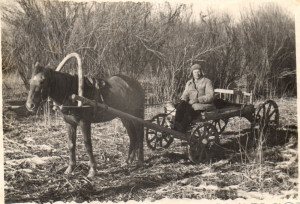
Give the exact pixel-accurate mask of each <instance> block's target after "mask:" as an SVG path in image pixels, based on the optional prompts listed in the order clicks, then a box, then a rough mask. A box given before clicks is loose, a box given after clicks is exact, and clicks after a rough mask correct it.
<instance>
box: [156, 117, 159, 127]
mask: <svg viewBox="0 0 300 204" xmlns="http://www.w3.org/2000/svg"><path fill="white" fill-rule="evenodd" d="M156 122H157V125H160V123H159V117H157V118H156Z"/></svg>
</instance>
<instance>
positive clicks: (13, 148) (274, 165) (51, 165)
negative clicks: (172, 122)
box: [3, 99, 298, 202]
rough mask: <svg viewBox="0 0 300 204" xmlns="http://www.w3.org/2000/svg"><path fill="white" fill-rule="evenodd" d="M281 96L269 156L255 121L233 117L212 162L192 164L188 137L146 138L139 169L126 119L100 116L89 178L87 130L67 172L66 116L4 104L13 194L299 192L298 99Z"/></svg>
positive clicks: (89, 197) (259, 195)
mask: <svg viewBox="0 0 300 204" xmlns="http://www.w3.org/2000/svg"><path fill="white" fill-rule="evenodd" d="M277 102H278V104H279V108H280V113H281V116H280V124H281V125H280V127H281V128H280V129H279V130H278V131H277V133H276V134H277V137H282V140H280V142H279V143H277V144H270V145H268V146H267V147H266V148H265V149H264V162H263V163H262V164H260V163H258V162H256V157H257V154H256V150H255V149H254V150H253V149H252V148H251V145H250V143H249V144H248V143H246V142H245V141H247V140H246V138H249V137H250V133H249V130H247V129H249V127H250V126H249V123H248V122H247V121H246V120H244V119H239V118H233V119H231V120H230V122H229V124H228V127H227V129H226V130H225V132H224V133H223V134H222V136H221V145H220V146H218V147H217V149H216V152H215V156H214V157H213V159H212V160H211V161H210V162H209V163H206V164H200V165H194V164H192V163H191V162H190V161H189V160H188V157H187V153H186V143H185V141H181V140H177V139H176V140H175V141H174V142H173V144H172V145H171V146H170V147H169V149H166V150H159V151H155V152H154V151H151V150H150V149H149V148H148V147H147V146H146V144H145V166H144V167H143V168H140V169H135V167H134V166H126V165H125V160H126V158H127V151H128V146H129V138H128V136H127V134H126V130H125V129H124V127H123V126H122V125H121V122H120V120H119V119H115V120H113V121H111V122H108V123H103V124H93V125H92V128H93V129H92V135H93V146H94V154H95V157H96V161H97V164H98V166H97V170H98V173H97V175H96V177H95V178H94V179H93V180H89V179H87V178H86V175H87V174H88V157H87V155H86V151H85V148H84V145H83V139H82V135H81V133H80V130H79V131H78V138H77V161H78V163H77V167H76V169H75V170H74V172H73V174H72V175H68V176H67V175H64V174H63V172H64V170H65V169H66V167H67V165H66V164H67V162H68V148H67V138H66V128H65V125H64V122H63V121H62V119H61V117H60V116H52V118H51V124H45V122H44V119H43V117H41V116H34V115H25V114H26V112H23V111H21V110H19V111H16V110H14V111H12V110H10V109H7V108H4V138H3V140H4V159H5V160H4V161H5V162H4V170H5V171H4V173H5V196H6V197H5V199H6V202H52V201H75V202H83V201H127V200H137V201H141V200H145V199H147V200H152V201H154V200H158V199H162V198H191V199H203V198H206V199H222V200H227V199H237V198H245V199H250V198H255V199H264V198H267V199H273V200H275V199H276V200H277V199H296V198H297V196H298V194H297V191H298V188H297V185H298V181H297V179H298V165H297V164H298V153H297V147H298V143H297V133H296V132H293V131H289V130H288V129H287V127H289V125H290V124H295V121H296V114H295V109H294V108H295V107H296V99H280V100H277ZM23 108H24V107H23ZM155 112H161V109H157V108H156V109H154V110H151V111H148V113H147V114H146V118H147V119H149V118H151V117H152V115H155ZM282 127H285V129H284V128H282ZM145 143H146V142H145ZM245 144H247V145H248V147H246V145H245Z"/></svg>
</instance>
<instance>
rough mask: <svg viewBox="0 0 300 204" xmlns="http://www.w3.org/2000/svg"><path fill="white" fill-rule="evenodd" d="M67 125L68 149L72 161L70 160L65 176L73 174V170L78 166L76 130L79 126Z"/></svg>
mask: <svg viewBox="0 0 300 204" xmlns="http://www.w3.org/2000/svg"><path fill="white" fill-rule="evenodd" d="M66 124H67V129H68V147H69V152H70V160H69V166H68V168H67V169H66V171H65V174H70V173H72V171H73V169H74V168H75V166H76V155H75V151H76V129H77V125H75V124H70V123H66Z"/></svg>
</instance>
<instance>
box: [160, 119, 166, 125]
mask: <svg viewBox="0 0 300 204" xmlns="http://www.w3.org/2000/svg"><path fill="white" fill-rule="evenodd" d="M165 122H166V118H165V117H163V118H162V122H161V124H160V125H161V126H164V125H165Z"/></svg>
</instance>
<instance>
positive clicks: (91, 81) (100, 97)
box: [87, 77, 108, 119]
mask: <svg viewBox="0 0 300 204" xmlns="http://www.w3.org/2000/svg"><path fill="white" fill-rule="evenodd" d="M87 79H88V80H87V81H88V82H89V84H90V85H91V86H92V87H93V88H95V93H94V99H95V100H94V101H95V103H96V105H95V106H94V107H93V119H96V116H97V115H98V114H99V113H98V106H97V103H98V102H99V103H102V104H104V105H105V102H104V98H103V95H102V93H101V90H100V85H99V82H98V80H97V79H95V78H91V77H88V78H87ZM107 109H108V106H107V105H105V108H104V109H103V110H102V111H101V112H100V113H102V112H105V111H107Z"/></svg>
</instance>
